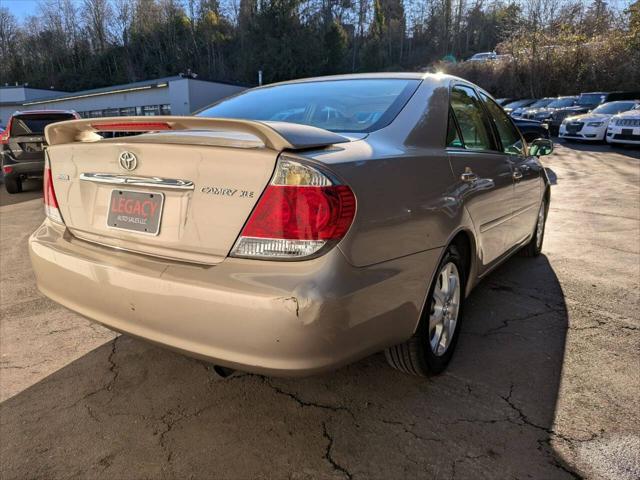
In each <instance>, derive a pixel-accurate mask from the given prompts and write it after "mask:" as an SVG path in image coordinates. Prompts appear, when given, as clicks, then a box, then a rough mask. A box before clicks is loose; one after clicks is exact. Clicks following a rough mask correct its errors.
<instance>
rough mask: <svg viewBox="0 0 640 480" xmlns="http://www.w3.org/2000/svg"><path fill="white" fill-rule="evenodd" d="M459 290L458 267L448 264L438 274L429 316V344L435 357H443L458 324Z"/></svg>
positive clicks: (451, 263)
mask: <svg viewBox="0 0 640 480" xmlns="http://www.w3.org/2000/svg"><path fill="white" fill-rule="evenodd" d="M460 289H461V288H460V273H459V272H458V267H457V266H456V264H455V263H453V262H448V263H446V264H445V265H444V266H443V267H442V268H441V269H440V272H439V273H438V277H437V279H436V285H435V287H434V289H433V298H432V302H431V312H430V315H429V344H430V346H431V351H432V352H433V354H434V355H436V356H437V357H440V356H442V355H444V354H445V352H446V351H447V349H448V348H449V345H451V340H452V339H453V335H454V333H455V330H456V326H457V324H458V312H459V310H460Z"/></svg>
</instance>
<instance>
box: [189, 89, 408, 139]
mask: <svg viewBox="0 0 640 480" xmlns="http://www.w3.org/2000/svg"><path fill="white" fill-rule="evenodd" d="M419 84H420V80H412V79H390V78H384V79H383V78H377V79H358V80H325V81H317V82H301V83H288V84H282V85H274V86H272V87H262V88H257V89H253V90H248V91H246V92H244V93H241V94H240V95H237V96H235V97H231V98H228V99H225V100H222V101H220V102H219V103H216V104H215V105H213V106H211V107H209V108H207V109H205V110H203V111H202V112H200V113H198V116H200V117H210V118H211V117H218V118H240V119H245V120H268V121H278V122H290V123H301V124H305V125H311V126H314V127H319V128H323V129H325V130H330V131H332V132H345V133H346V132H354V133H356V132H372V131H374V130H378V129H380V128H382V127H385V126H386V125H388V124H389V123H391V121H392V120H393V119H394V118H395V117H396V115H398V113H399V112H400V110H401V109H402V107H404V105H405V104H406V103H407V101H408V100H409V98H410V97H411V95H413V93H414V92H415V91H416V89H417V88H418V85H419Z"/></svg>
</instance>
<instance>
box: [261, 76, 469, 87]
mask: <svg viewBox="0 0 640 480" xmlns="http://www.w3.org/2000/svg"><path fill="white" fill-rule="evenodd" d="M376 79H398V80H422V81H432V82H434V83H441V82H442V81H445V80H447V79H448V80H453V79H457V80H462V79H459V78H458V77H455V76H453V75H447V74H445V73H425V72H378V73H349V74H343V75H326V76H322V77H309V78H297V79H292V80H285V81H282V82H276V83H270V84H268V85H263V86H262V87H258V88H269V87H273V86H276V85H290V84H295V83H312V82H330V81H336V80H376Z"/></svg>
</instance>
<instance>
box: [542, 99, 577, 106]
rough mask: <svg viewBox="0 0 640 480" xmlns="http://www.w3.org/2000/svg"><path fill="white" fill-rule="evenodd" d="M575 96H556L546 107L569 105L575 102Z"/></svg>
mask: <svg viewBox="0 0 640 480" xmlns="http://www.w3.org/2000/svg"><path fill="white" fill-rule="evenodd" d="M575 102H576V100H575V98H558V99H556V100H554V101H553V102H551V103H550V104H549V105H548V107H549V108H562V107H571V106H573V105H574V104H575Z"/></svg>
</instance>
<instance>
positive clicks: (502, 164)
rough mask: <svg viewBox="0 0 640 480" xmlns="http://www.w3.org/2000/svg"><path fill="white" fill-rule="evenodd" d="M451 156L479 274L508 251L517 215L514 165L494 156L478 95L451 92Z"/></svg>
mask: <svg viewBox="0 0 640 480" xmlns="http://www.w3.org/2000/svg"><path fill="white" fill-rule="evenodd" d="M450 100H451V114H450V118H449V135H448V137H449V138H448V139H447V143H448V146H447V152H448V155H449V160H450V162H451V168H452V170H453V173H454V176H455V177H456V178H457V180H458V185H457V188H458V191H459V192H460V196H461V197H462V198H464V202H465V206H466V208H467V210H468V212H469V215H470V216H471V218H472V220H473V223H474V225H475V229H476V234H477V238H478V252H479V256H480V259H481V262H482V263H481V265H480V271H481V273H482V272H484V271H486V270H487V269H489V268H490V267H491V266H492V264H493V263H494V262H495V261H496V260H497V259H499V258H500V256H501V255H502V254H503V253H504V252H505V251H506V249H507V245H508V239H509V225H508V222H509V219H510V217H511V214H512V211H513V178H512V173H513V171H512V168H511V162H510V161H509V160H508V158H506V156H505V155H503V154H502V153H500V152H498V151H496V150H497V146H496V140H495V138H494V135H493V133H492V127H491V121H490V119H489V117H488V116H487V113H486V111H485V108H484V107H483V105H482V102H481V100H480V98H479V97H478V95H477V93H476V92H475V90H473V89H472V88H471V87H469V86H466V85H455V86H454V87H452V89H451V96H450Z"/></svg>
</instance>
